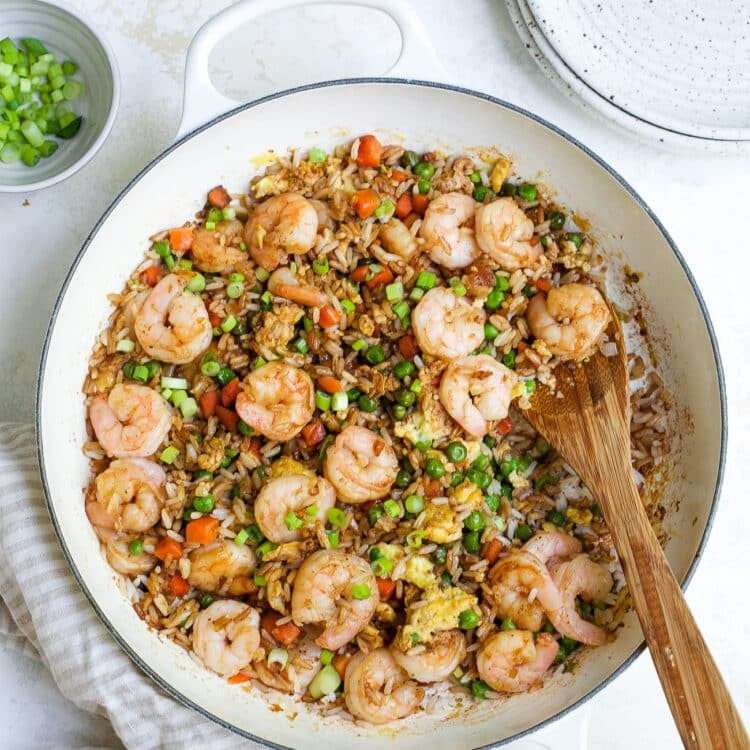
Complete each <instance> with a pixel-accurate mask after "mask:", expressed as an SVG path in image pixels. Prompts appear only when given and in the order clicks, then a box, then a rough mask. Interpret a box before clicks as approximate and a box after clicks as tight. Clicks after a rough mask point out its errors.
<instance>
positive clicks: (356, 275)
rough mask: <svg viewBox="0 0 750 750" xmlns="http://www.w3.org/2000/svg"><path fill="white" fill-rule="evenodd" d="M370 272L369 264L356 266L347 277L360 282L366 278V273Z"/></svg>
mask: <svg viewBox="0 0 750 750" xmlns="http://www.w3.org/2000/svg"><path fill="white" fill-rule="evenodd" d="M369 273H370V266H359V267H358V268H355V269H354V270H353V271H352V272H351V273H350V274H349V278H350V279H351V280H352V281H356V282H358V283H361V282H362V281H364V280H365V279H366V278H367V275H368V274H369Z"/></svg>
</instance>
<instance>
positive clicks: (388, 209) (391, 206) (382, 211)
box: [372, 198, 396, 219]
mask: <svg viewBox="0 0 750 750" xmlns="http://www.w3.org/2000/svg"><path fill="white" fill-rule="evenodd" d="M395 209H396V204H395V203H394V202H393V201H392V200H391V199H390V198H386V199H385V200H383V201H382V202H381V204H380V205H379V206H378V207H377V208H376V209H375V210H374V211H373V214H372V215H373V216H374V217H375V218H376V219H381V218H382V217H383V216H387V215H389V214H392V213H393V212H394V210H395Z"/></svg>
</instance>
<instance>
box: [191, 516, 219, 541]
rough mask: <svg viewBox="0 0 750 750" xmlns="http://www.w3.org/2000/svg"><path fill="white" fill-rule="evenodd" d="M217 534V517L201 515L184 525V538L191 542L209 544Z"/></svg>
mask: <svg viewBox="0 0 750 750" xmlns="http://www.w3.org/2000/svg"><path fill="white" fill-rule="evenodd" d="M218 536H219V519H218V518H213V517H212V516H203V517H201V518H197V519H196V520H195V521H191V522H190V523H189V524H188V525H187V526H186V527H185V540H186V541H188V542H190V543H191V544H211V542H213V541H215V540H216V537H218Z"/></svg>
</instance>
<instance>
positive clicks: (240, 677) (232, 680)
mask: <svg viewBox="0 0 750 750" xmlns="http://www.w3.org/2000/svg"><path fill="white" fill-rule="evenodd" d="M249 680H250V678H249V677H248V676H247V675H246V674H243V673H242V672H237V674H233V675H232V676H231V677H227V682H228V683H229V684H230V685H239V684H240V683H242V682H248V681H249Z"/></svg>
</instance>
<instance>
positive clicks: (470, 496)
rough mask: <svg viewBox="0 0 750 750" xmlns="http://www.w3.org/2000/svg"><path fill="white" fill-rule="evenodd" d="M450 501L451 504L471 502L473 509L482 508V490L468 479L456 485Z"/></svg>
mask: <svg viewBox="0 0 750 750" xmlns="http://www.w3.org/2000/svg"><path fill="white" fill-rule="evenodd" d="M451 502H452V503H453V505H465V504H466V503H471V504H472V505H473V506H474V509H475V510H484V495H482V490H480V489H479V487H477V486H476V485H475V484H473V483H472V482H469V481H465V482H463V483H462V484H459V485H458V487H456V490H455V492H454V493H453V496H452V497H451Z"/></svg>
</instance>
